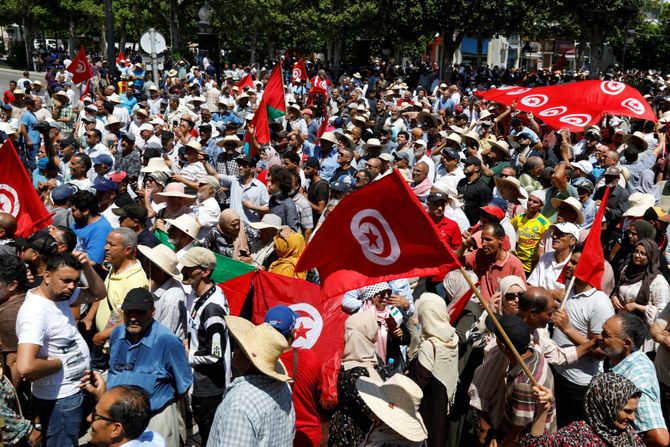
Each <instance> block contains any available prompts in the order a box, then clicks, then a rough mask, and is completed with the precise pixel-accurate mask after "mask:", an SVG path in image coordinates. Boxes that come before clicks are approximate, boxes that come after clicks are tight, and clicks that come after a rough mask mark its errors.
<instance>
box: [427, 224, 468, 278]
mask: <svg viewBox="0 0 670 447" xmlns="http://www.w3.org/2000/svg"><path fill="white" fill-rule="evenodd" d="M435 226H436V227H437V231H438V233H440V237H441V238H442V242H443V243H444V245H447V246H449V247H451V249H452V250H456V249H457V248H458V247H460V246H461V244H463V238H462V237H461V229H460V228H459V227H458V224H457V223H456V222H455V221H453V220H451V219H449V218H448V217H446V216H444V217H442V220H441V221H439V222H438V223H436V224H435ZM444 277H445V275H435V276H433V277H431V278H430V280H431V281H442V280H443V279H444Z"/></svg>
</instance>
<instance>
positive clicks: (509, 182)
mask: <svg viewBox="0 0 670 447" xmlns="http://www.w3.org/2000/svg"><path fill="white" fill-rule="evenodd" d="M493 181H494V182H495V184H496V186H497V187H498V190H500V189H502V187H503V186H509V187H511V188H512V189H513V190H514V192H516V198H517V199H519V198H523V199H527V198H528V191H526V190H525V189H523V188H522V187H521V182H520V181H519V179H518V178H516V177H493Z"/></svg>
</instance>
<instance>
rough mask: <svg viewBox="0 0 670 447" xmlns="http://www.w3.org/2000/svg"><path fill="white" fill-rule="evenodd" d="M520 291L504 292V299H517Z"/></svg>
mask: <svg viewBox="0 0 670 447" xmlns="http://www.w3.org/2000/svg"><path fill="white" fill-rule="evenodd" d="M522 293H523V292H518V293H506V294H505V299H506V300H507V301H514V300H518V299H519V298H520V297H521V294H522Z"/></svg>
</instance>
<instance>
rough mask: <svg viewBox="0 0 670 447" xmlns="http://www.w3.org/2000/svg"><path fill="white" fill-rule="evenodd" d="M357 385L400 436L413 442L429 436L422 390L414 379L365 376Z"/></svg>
mask: <svg viewBox="0 0 670 447" xmlns="http://www.w3.org/2000/svg"><path fill="white" fill-rule="evenodd" d="M356 388H357V389H358V393H359V394H360V395H361V398H362V399H363V401H364V402H365V404H366V405H367V406H368V408H370V410H371V411H372V412H373V413H374V414H375V416H377V417H378V418H379V419H381V420H382V422H384V423H385V424H386V425H388V426H389V427H390V428H391V429H392V430H393V431H395V432H396V433H398V434H399V435H400V436H402V437H403V438H405V439H407V440H409V441H412V442H421V441H423V440H425V439H426V438H427V437H428V431H427V430H426V425H425V424H424V422H423V418H422V417H421V414H420V413H419V405H421V400H422V399H423V392H422V391H421V388H419V385H417V384H416V383H414V381H413V380H412V379H410V378H409V377H407V376H404V375H402V374H395V375H393V376H391V378H390V379H388V380H387V381H386V382H381V381H377V380H376V379H371V378H369V377H365V376H362V377H359V378H358V380H357V381H356Z"/></svg>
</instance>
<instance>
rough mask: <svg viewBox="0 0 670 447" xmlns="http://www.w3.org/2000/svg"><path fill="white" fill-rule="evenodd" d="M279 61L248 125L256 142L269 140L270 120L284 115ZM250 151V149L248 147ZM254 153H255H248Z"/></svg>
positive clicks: (284, 103)
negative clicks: (251, 128)
mask: <svg viewBox="0 0 670 447" xmlns="http://www.w3.org/2000/svg"><path fill="white" fill-rule="evenodd" d="M281 71H282V70H281V63H279V64H277V66H276V67H275V68H274V70H272V74H271V75H270V79H268V83H267V85H266V86H265V90H264V91H263V98H262V99H261V103H260V104H259V105H258V109H256V113H254V118H253V119H252V120H251V123H249V126H253V127H254V129H255V130H254V137H255V138H256V141H258V144H261V145H263V144H266V143H269V142H270V126H269V123H270V120H272V121H274V120H276V119H277V118H280V117H282V116H284V115H286V102H285V101H284V83H283V82H282V74H281ZM250 152H251V149H250ZM250 155H252V156H253V155H255V154H250Z"/></svg>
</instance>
